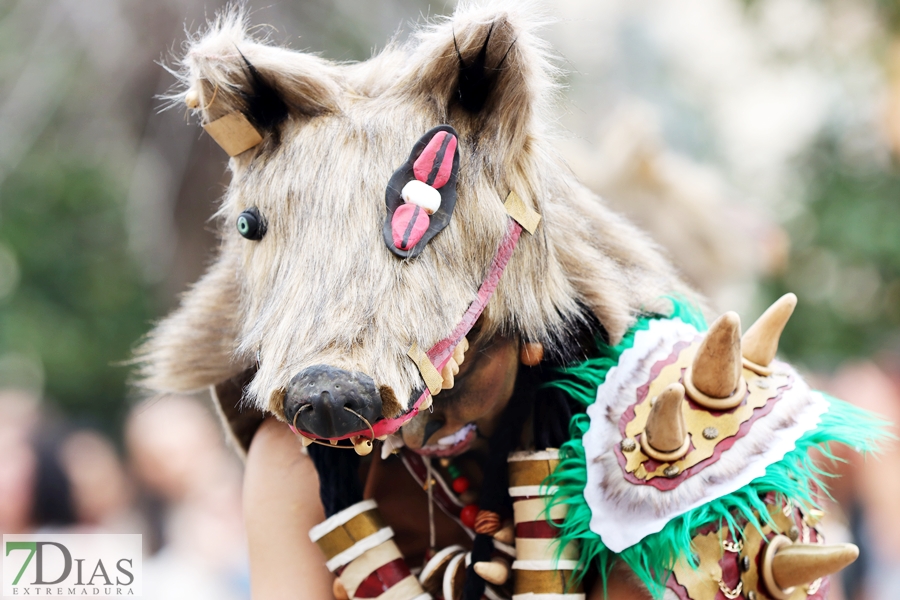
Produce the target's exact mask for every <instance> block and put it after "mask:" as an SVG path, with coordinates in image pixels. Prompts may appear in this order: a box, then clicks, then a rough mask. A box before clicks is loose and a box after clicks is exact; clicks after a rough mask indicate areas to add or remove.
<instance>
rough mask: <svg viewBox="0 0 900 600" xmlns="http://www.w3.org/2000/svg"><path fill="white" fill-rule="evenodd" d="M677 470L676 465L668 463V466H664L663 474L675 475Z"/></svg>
mask: <svg viewBox="0 0 900 600" xmlns="http://www.w3.org/2000/svg"><path fill="white" fill-rule="evenodd" d="M678 472H679V468H678V467H677V466H675V465H669V466H668V467H666V470H665V471H663V475H665V476H666V477H675V476H676V475H678Z"/></svg>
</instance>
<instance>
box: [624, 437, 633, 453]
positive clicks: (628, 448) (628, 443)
mask: <svg viewBox="0 0 900 600" xmlns="http://www.w3.org/2000/svg"><path fill="white" fill-rule="evenodd" d="M635 448H637V442H635V441H634V439H632V438H625V439H624V440H622V452H634V450H635Z"/></svg>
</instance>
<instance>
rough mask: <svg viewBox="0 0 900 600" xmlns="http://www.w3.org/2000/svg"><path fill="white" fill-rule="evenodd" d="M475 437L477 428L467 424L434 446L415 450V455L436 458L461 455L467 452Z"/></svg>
mask: <svg viewBox="0 0 900 600" xmlns="http://www.w3.org/2000/svg"><path fill="white" fill-rule="evenodd" d="M476 437H477V428H476V427H475V423H469V424H468V425H465V426H464V427H462V428H461V429H460V430H459V431H457V432H455V433H452V434H450V435H448V436H445V437H442V438H441V439H439V440H438V441H437V443H436V444H429V445H427V446H422V447H421V448H419V449H418V450H416V453H417V454H421V455H422V456H433V457H436V458H442V457H445V456H456V455H457V454H462V453H463V452H465V451H466V450H468V449H469V446H471V445H472V442H474V441H475V438H476Z"/></svg>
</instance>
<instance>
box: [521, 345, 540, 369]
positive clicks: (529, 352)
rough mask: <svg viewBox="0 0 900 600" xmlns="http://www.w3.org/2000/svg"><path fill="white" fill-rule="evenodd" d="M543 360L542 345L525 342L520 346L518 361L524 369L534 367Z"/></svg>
mask: <svg viewBox="0 0 900 600" xmlns="http://www.w3.org/2000/svg"><path fill="white" fill-rule="evenodd" d="M543 359H544V345H543V344H540V343H533V342H526V343H524V344H522V350H521V352H519V360H521V361H522V364H523V365H525V366H526V367H536V366H538V365H539V364H541V361H542V360H543Z"/></svg>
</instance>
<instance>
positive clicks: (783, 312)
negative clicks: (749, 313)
mask: <svg viewBox="0 0 900 600" xmlns="http://www.w3.org/2000/svg"><path fill="white" fill-rule="evenodd" d="M795 306H797V296H795V295H794V294H790V293H788V294H785V295H784V296H782V297H781V298H779V299H778V300H776V301H775V302H774V303H773V304H772V306H770V307H769V308H768V309H767V310H766V312H764V313H763V314H762V315H760V317H759V318H758V319H757V320H756V323H754V324H753V325H751V326H750V329H748V330H747V333H745V334H744V337H743V339H742V340H741V351H742V352H743V354H744V358H746V359H747V360H749V361H750V362H752V363H755V364H757V365H759V366H761V367H768V366H769V363H771V362H772V360H773V359H774V358H775V354H776V353H777V352H778V341H779V340H780V339H781V332H782V331H784V326H785V325H787V322H788V319H790V318H791V315H792V314H793V313H794V307H795Z"/></svg>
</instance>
